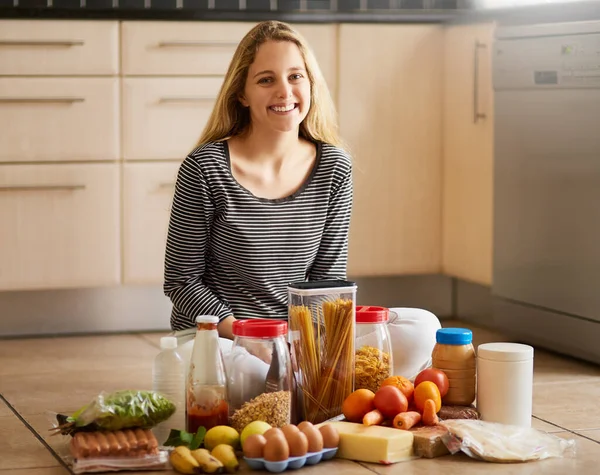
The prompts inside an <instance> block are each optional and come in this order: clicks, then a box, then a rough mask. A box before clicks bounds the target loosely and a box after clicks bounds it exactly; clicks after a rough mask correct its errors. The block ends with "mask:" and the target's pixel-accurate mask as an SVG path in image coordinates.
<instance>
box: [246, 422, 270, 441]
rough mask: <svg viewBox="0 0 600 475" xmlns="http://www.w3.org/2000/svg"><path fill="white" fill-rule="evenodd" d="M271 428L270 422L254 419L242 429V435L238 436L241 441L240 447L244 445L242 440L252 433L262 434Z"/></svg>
mask: <svg viewBox="0 0 600 475" xmlns="http://www.w3.org/2000/svg"><path fill="white" fill-rule="evenodd" d="M270 428H271V424H268V423H267V422H265V421H254V422H251V423H250V424H248V425H247V426H246V427H244V430H242V436H241V438H240V440H241V442H242V447H243V446H244V441H245V440H246V439H247V438H248V437H250V436H251V435H252V434H260V435H263V434H264V433H265V432H267V431H268V430H269V429H270Z"/></svg>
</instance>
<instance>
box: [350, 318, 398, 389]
mask: <svg viewBox="0 0 600 475" xmlns="http://www.w3.org/2000/svg"><path fill="white" fill-rule="evenodd" d="M389 318H390V310H389V309H388V308H385V307H371V306H358V307H356V344H355V346H356V352H355V354H354V357H355V361H354V388H355V389H370V390H371V391H373V392H376V391H377V390H378V389H379V386H380V385H381V383H382V382H383V380H384V379H386V378H388V377H389V376H391V375H392V371H393V368H394V360H393V355H392V342H391V339H390V332H389V329H388V321H389Z"/></svg>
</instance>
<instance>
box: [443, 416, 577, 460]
mask: <svg viewBox="0 0 600 475" xmlns="http://www.w3.org/2000/svg"><path fill="white" fill-rule="evenodd" d="M440 425H442V426H443V427H446V428H447V429H448V433H447V434H446V435H444V436H443V437H442V440H443V442H444V444H445V445H446V447H448V450H449V451H450V453H452V454H455V453H456V452H458V451H461V450H462V451H463V452H464V453H465V454H467V455H468V456H469V457H472V458H475V459H480V460H485V461H487V462H497V463H515V462H529V461H532V460H543V459H547V458H552V457H565V456H569V455H571V456H574V455H575V445H576V443H575V441H574V440H566V439H561V438H560V437H556V436H554V435H551V434H547V433H546V432H542V431H540V430H537V429H533V428H530V427H518V426H511V425H505V424H497V423H495V422H484V421H479V420H462V419H456V420H447V421H444V422H441V423H440Z"/></svg>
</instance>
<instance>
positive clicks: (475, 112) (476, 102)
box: [473, 40, 487, 124]
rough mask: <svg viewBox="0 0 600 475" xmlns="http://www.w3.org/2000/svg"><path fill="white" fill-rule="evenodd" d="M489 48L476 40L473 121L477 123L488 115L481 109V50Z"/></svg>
mask: <svg viewBox="0 0 600 475" xmlns="http://www.w3.org/2000/svg"><path fill="white" fill-rule="evenodd" d="M484 48H487V45H486V44H485V43H481V42H480V41H479V40H475V48H474V54H473V123H475V124H476V123H477V122H478V121H479V119H485V118H486V117H487V115H486V114H485V113H483V112H480V111H479V51H480V50H482V49H484Z"/></svg>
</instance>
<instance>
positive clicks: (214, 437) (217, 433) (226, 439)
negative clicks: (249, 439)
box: [204, 426, 240, 450]
mask: <svg viewBox="0 0 600 475" xmlns="http://www.w3.org/2000/svg"><path fill="white" fill-rule="evenodd" d="M219 444H226V445H231V446H232V447H233V448H234V449H238V448H239V446H240V434H239V433H238V431H237V430H235V429H234V428H233V427H229V426H215V427H212V428H210V429H208V431H207V432H206V434H205V436H204V447H205V448H206V449H208V450H212V449H214V448H215V447H216V446H217V445H219Z"/></svg>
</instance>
